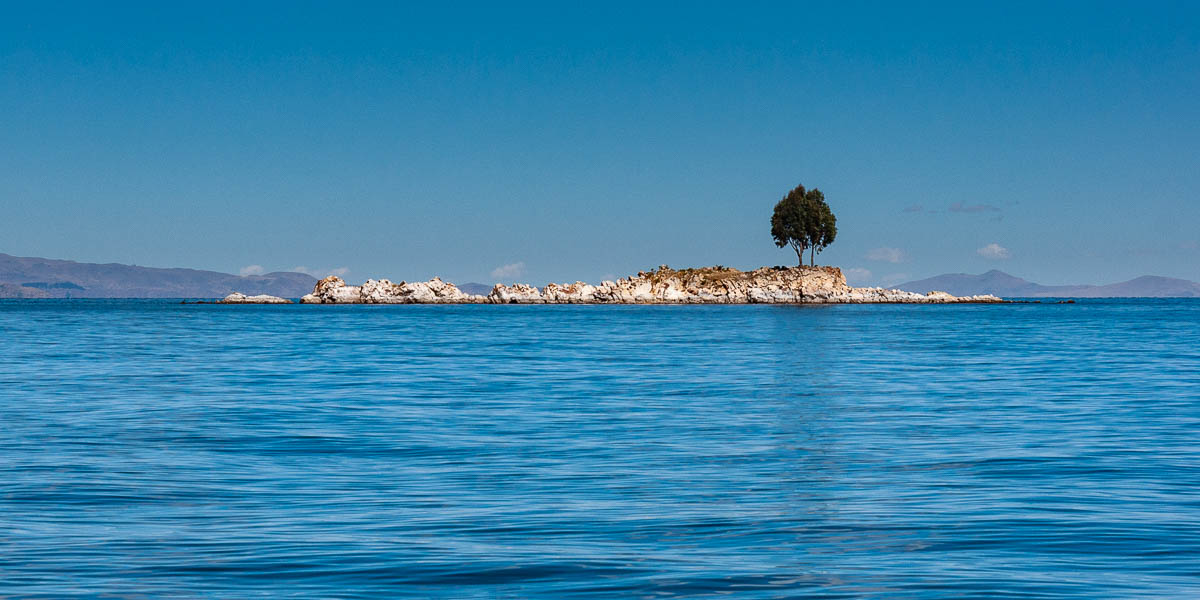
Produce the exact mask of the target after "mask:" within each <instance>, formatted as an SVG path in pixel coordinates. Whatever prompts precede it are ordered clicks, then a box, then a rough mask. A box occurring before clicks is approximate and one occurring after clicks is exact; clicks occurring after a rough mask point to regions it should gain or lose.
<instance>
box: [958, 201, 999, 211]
mask: <svg viewBox="0 0 1200 600" xmlns="http://www.w3.org/2000/svg"><path fill="white" fill-rule="evenodd" d="M950 212H954V213H987V212H1000V207H999V206H993V205H991V204H963V203H962V202H955V203H954V204H951V205H950Z"/></svg>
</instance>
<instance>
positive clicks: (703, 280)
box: [300, 265, 1003, 304]
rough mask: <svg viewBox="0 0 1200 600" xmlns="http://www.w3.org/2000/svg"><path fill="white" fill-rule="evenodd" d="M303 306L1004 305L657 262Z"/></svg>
mask: <svg viewBox="0 0 1200 600" xmlns="http://www.w3.org/2000/svg"><path fill="white" fill-rule="evenodd" d="M300 301H301V302H303V303H307V304H468V303H475V304H874V303H907V304H952V303H968V302H969V303H990V302H1003V300H1001V299H1000V298H997V297H996V296H991V295H981V296H964V297H959V296H952V295H950V294H947V293H945V292H930V293H928V294H915V293H912V292H905V291H902V290H892V289H884V288H856V287H850V286H849V285H847V284H846V278H845V276H844V275H843V274H842V270H841V269H839V268H837V267H763V268H760V269H755V270H753V271H739V270H737V269H730V268H726V267H708V268H703V269H682V270H674V269H671V268H669V267H667V266H666V265H663V266H661V267H659V268H657V269H655V270H652V271H648V272H639V273H638V274H637V275H636V276H632V277H625V278H622V279H618V280H617V281H604V282H602V283H600V284H599V285H591V284H588V283H584V282H582V281H577V282H575V283H564V284H557V283H551V284H549V285H547V286H546V287H544V288H542V289H540V290H539V289H538V288H536V287H534V286H531V285H528V284H524V283H516V284H512V285H503V284H497V285H496V286H495V287H494V288H492V291H491V293H489V294H488V295H487V296H480V295H475V294H467V293H464V292H463V291H462V290H459V289H458V288H457V287H455V286H454V284H452V283H447V282H445V281H442V280H441V279H439V278H436V277H435V278H434V279H432V280H430V281H428V282H418V283H406V282H403V281H402V282H400V283H392V282H390V281H388V280H386V279H380V280H374V279H369V280H367V282H366V283H364V284H363V285H361V286H350V285H346V282H344V281H342V279H341V278H340V277H326V278H325V279H322V280H321V281H319V282H317V285H316V287H315V288H314V289H313V293H311V294H309V295H307V296H304V297H303V298H301V299H300Z"/></svg>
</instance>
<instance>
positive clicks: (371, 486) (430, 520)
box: [0, 300, 1200, 599]
mask: <svg viewBox="0 0 1200 600" xmlns="http://www.w3.org/2000/svg"><path fill="white" fill-rule="evenodd" d="M95 596H113V597H129V598H140V597H146V598H156V597H212V598H253V597H264V598H267V597H269V598H279V597H314V598H315V597H320V598H386V597H401V596H404V597H418V598H427V597H445V598H559V597H563V598H589V597H591V598H608V597H621V598H625V597H629V598H663V597H726V596H733V597H736V598H751V599H757V598H952V597H953V598H970V597H977V598H1005V597H1010V598H1117V597H1123V598H1131V597H1143V598H1150V597H1153V598H1195V597H1200V301H1187V300H1174V301H1128V300H1126V301H1104V300H1087V301H1082V302H1081V303H1080V304H1075V305H1046V304H1041V305H1036V304H1025V305H1006V306H982V305H981V306H974V305H972V306H827V307H783V306H712V307H698V306H691V307H598V306H574V307H573V306H542V307H522V306H499V307H495V306H342V307H338V306H196V305H188V306H182V305H179V304H176V303H172V302H164V301H5V302H0V597H14V598H23V597H35V598H66V597H95Z"/></svg>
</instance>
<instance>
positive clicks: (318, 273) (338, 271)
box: [292, 267, 350, 279]
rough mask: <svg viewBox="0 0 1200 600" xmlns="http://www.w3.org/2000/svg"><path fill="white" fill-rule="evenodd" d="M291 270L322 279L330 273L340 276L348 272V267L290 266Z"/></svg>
mask: <svg viewBox="0 0 1200 600" xmlns="http://www.w3.org/2000/svg"><path fill="white" fill-rule="evenodd" d="M292 271H293V272H295V273H304V274H305V275H312V276H313V277H316V278H317V279H324V278H326V277H329V276H330V275H337V276H338V277H341V276H343V275H345V274H346V273H349V272H350V269H349V268H347V267H336V268H333V269H310V268H308V267H292Z"/></svg>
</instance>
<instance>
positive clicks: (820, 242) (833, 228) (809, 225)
mask: <svg viewBox="0 0 1200 600" xmlns="http://www.w3.org/2000/svg"><path fill="white" fill-rule="evenodd" d="M771 237H773V238H775V245H776V246H779V247H780V248H783V247H784V246H791V247H792V250H794V251H795V252H796V258H797V259H798V260H799V263H800V264H801V265H803V264H804V251H805V250H806V249H807V250H808V251H809V264H814V265H815V264H816V254H817V253H819V252H821V251H822V250H824V249H825V248H826V247H828V246H829V245H830V244H832V243H833V240H834V238H836V237H837V217H835V216H834V215H833V211H832V210H831V209H830V208H829V204H828V203H826V202H825V194H823V193H821V190H819V189H817V188H813V189H811V190H806V189H804V186H803V185H798V186H796V188H795V189H793V190H792V191H790V192H788V194H787V195H786V196H784V197H783V199H782V200H780V201H779V202H778V203H777V204H776V205H775V212H774V213H773V214H772V215H771Z"/></svg>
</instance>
